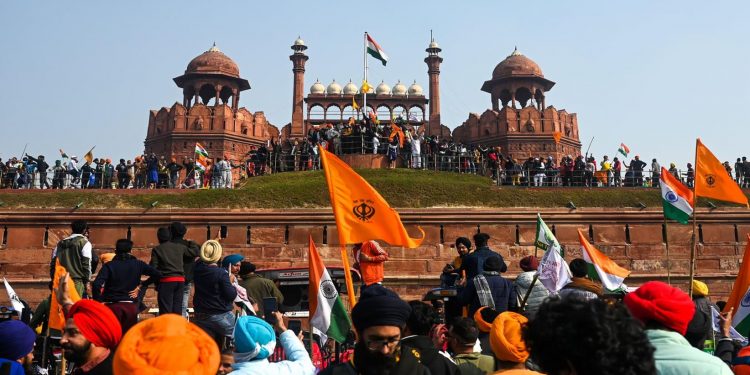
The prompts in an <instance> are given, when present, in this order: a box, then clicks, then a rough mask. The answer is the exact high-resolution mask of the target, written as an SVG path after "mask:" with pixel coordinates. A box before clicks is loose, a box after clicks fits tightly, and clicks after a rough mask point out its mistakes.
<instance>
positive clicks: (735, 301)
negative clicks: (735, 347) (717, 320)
mask: <svg viewBox="0 0 750 375" xmlns="http://www.w3.org/2000/svg"><path fill="white" fill-rule="evenodd" d="M730 308H733V309H734V317H733V318H732V325H733V326H734V328H736V329H737V332H739V333H740V334H741V335H743V336H745V337H747V336H749V335H750V234H748V235H747V246H746V247H745V255H744V256H743V257H742V264H740V271H739V272H738V273H737V278H736V279H734V286H732V293H731V294H729V299H728V300H727V305H726V306H725V307H724V312H728V311H729V309H730Z"/></svg>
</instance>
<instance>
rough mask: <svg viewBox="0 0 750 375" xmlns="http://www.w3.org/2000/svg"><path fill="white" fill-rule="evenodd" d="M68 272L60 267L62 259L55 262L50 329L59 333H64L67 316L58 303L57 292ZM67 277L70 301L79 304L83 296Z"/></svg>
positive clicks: (50, 307)
mask: <svg viewBox="0 0 750 375" xmlns="http://www.w3.org/2000/svg"><path fill="white" fill-rule="evenodd" d="M67 272H68V271H67V270H66V269H65V267H63V266H61V265H60V259H57V260H55V277H54V278H52V298H50V305H49V328H50V329H56V330H59V331H62V330H63V328H64V327H65V314H63V309H62V306H60V304H59V303H57V298H55V291H56V290H57V289H58V288H59V287H60V276H62V274H64V273H67ZM66 277H67V280H68V284H67V285H68V287H67V289H68V295H69V296H70V299H72V300H73V303H75V302H78V301H79V300H80V299H81V296H79V295H78V291H77V290H76V286H75V284H73V280H72V279H71V278H70V276H69V275H68V276H66Z"/></svg>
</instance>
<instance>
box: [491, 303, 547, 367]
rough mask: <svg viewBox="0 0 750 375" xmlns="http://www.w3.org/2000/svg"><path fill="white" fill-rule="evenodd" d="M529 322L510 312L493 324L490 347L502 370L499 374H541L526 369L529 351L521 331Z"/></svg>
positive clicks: (499, 316)
mask: <svg viewBox="0 0 750 375" xmlns="http://www.w3.org/2000/svg"><path fill="white" fill-rule="evenodd" d="M528 322H529V320H528V319H526V317H525V316H523V315H521V314H518V313H514V312H510V311H506V312H504V313H501V314H500V315H498V316H497V318H495V320H494V321H493V322H492V328H491V329H490V346H491V347H492V353H493V354H495V358H496V359H497V360H498V362H499V366H498V367H500V369H501V370H500V371H498V372H497V374H505V373H507V374H516V375H523V374H529V375H531V374H539V373H538V372H536V371H532V370H527V369H526V360H527V359H528V358H529V351H528V350H527V349H526V342H525V341H524V340H523V338H522V336H521V330H522V328H523V326H524V325H526V324H527V323H528Z"/></svg>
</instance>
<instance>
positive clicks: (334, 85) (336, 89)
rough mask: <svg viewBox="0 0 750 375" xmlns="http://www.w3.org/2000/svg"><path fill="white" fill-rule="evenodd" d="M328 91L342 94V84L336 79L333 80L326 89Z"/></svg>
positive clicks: (332, 93) (329, 93)
mask: <svg viewBox="0 0 750 375" xmlns="http://www.w3.org/2000/svg"><path fill="white" fill-rule="evenodd" d="M326 92H327V93H328V95H340V94H341V85H339V84H338V83H336V80H335V79H334V80H333V82H331V84H330V85H328V88H327V89H326Z"/></svg>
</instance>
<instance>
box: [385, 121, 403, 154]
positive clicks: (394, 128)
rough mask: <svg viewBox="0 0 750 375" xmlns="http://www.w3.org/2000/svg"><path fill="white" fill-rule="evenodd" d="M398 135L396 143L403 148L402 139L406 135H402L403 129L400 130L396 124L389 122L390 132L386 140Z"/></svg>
mask: <svg viewBox="0 0 750 375" xmlns="http://www.w3.org/2000/svg"><path fill="white" fill-rule="evenodd" d="M396 136H398V143H399V145H400V147H401V148H404V139H405V138H406V135H404V131H403V130H401V127H400V126H398V125H396V124H391V134H390V135H389V136H388V142H392V141H393V138H394V137H396Z"/></svg>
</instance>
